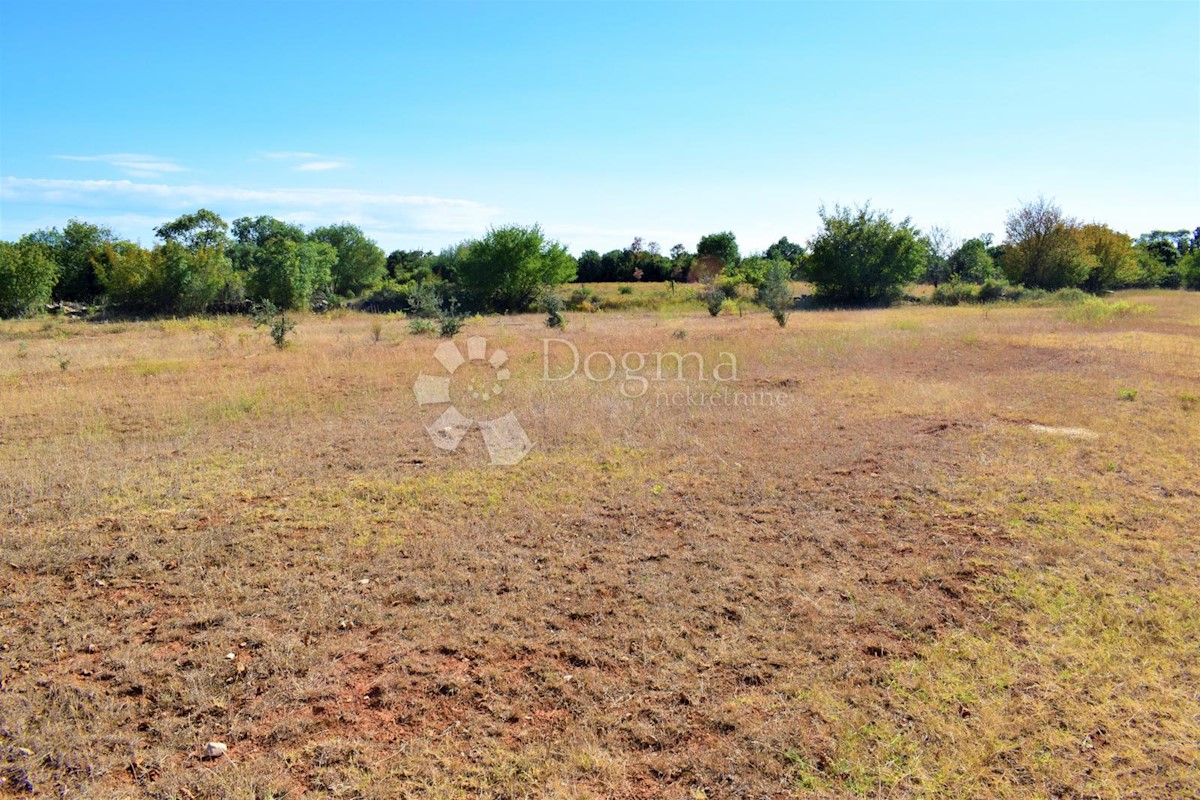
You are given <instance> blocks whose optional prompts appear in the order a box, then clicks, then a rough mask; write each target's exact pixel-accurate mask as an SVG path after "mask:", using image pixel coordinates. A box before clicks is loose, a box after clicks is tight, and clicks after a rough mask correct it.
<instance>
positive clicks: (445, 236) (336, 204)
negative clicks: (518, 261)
mask: <svg viewBox="0 0 1200 800" xmlns="http://www.w3.org/2000/svg"><path fill="white" fill-rule="evenodd" d="M0 200H3V201H4V202H5V203H22V204H29V205H33V206H39V205H40V206H60V207H61V206H65V207H67V208H68V215H69V216H76V215H77V216H81V217H83V216H86V210H87V209H93V210H94V213H93V215H92V216H93V217H100V216H103V217H105V218H115V217H118V216H121V215H127V216H128V218H129V220H130V222H131V223H133V221H134V220H135V219H136V220H144V219H154V220H158V221H159V222H161V221H163V220H166V219H169V218H171V217H173V216H176V215H178V214H179V213H182V212H184V211H191V210H194V209H196V208H211V209H213V210H214V211H217V212H218V213H219V214H221V215H222V216H224V217H225V218H226V219H234V218H236V217H240V216H243V215H253V216H257V215H259V214H270V215H272V216H277V217H279V218H281V219H284V220H287V221H290V222H297V223H301V224H304V225H308V226H312V225H323V224H329V223H334V222H352V223H354V224H356V225H359V226H361V227H362V228H363V229H364V230H366V231H367V232H368V233H369V234H371V235H372V236H374V237H376V238H377V239H379V241H380V243H381V244H384V245H385V246H387V245H388V244H390V243H395V244H396V246H401V245H408V243H410V242H419V243H423V244H424V243H428V244H430V245H431V246H432V245H437V244H438V243H440V244H446V243H449V242H451V241H458V240H459V239H462V238H464V237H468V236H471V237H473V236H478V235H480V234H481V233H483V231H484V230H486V228H487V226H488V225H489V224H490V223H491V222H492V221H493V220H494V218H495V216H496V213H497V212H496V209H494V208H491V207H489V206H487V205H485V204H483V203H478V202H475V201H473V200H461V199H455V198H445V197H432V196H428V195H404V194H391V193H383V192H364V191H360V190H357V189H247V188H243V187H239V186H218V185H203V184H185V185H169V184H163V183H149V182H140V181H132V180H67V179H55V178H19V177H12V176H7V177H4V178H0ZM156 224H157V223H156ZM6 227H7V226H6ZM114 227H117V226H115V225H114ZM150 227H151V226H146V227H144V228H143V227H142V226H140V225H136V224H131V226H130V227H122V228H121V229H120V230H119V231H118V232H119V233H121V234H123V235H127V236H142V235H147V238H148V231H149V229H150Z"/></svg>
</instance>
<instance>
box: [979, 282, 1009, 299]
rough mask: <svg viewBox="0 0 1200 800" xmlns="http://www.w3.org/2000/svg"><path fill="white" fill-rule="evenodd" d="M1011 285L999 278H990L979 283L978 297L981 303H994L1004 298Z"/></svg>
mask: <svg viewBox="0 0 1200 800" xmlns="http://www.w3.org/2000/svg"><path fill="white" fill-rule="evenodd" d="M1008 289H1009V286H1008V284H1007V283H1005V282H1004V281H1002V280H999V279H998V278H988V279H986V280H985V281H984V282H983V283H981V284H980V285H979V290H978V292H977V293H976V299H977V300H978V301H979V302H980V303H994V302H996V301H997V300H1003V299H1004V296H1005V293H1006V292H1007V291H1008Z"/></svg>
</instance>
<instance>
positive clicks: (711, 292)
mask: <svg viewBox="0 0 1200 800" xmlns="http://www.w3.org/2000/svg"><path fill="white" fill-rule="evenodd" d="M700 299H701V300H702V301H703V302H704V305H705V307H706V308H707V309H708V313H709V314H711V315H713V316H714V317H715V316H717V315H718V314H720V313H721V307H722V306H723V305H724V304H725V301H726V300H728V299H729V297H728V295H726V294H725V289H724V288H723V287H722V286H720V285H719V284H717V283H716V282H715V281H708V282H706V283H704V284H703V288H701V289H700Z"/></svg>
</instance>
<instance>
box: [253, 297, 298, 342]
mask: <svg viewBox="0 0 1200 800" xmlns="http://www.w3.org/2000/svg"><path fill="white" fill-rule="evenodd" d="M253 319H254V327H256V328H266V329H267V333H269V334H271V341H272V342H274V343H275V349H276V350H282V349H283V348H285V347H287V346H288V341H287V337H288V334H290V333H291V332H292V331H294V330H295V329H296V323H295V321H294V320H292V319H290V318H289V317H288V315H287V310H286V309H282V308H279V307H278V306H276V305H275V304H274V303H272V302H271V301H270V300H264V301H262V303H261V304H259V305H258V306H255V308H254V314H253Z"/></svg>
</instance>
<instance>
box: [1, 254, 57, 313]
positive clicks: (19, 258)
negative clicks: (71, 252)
mask: <svg viewBox="0 0 1200 800" xmlns="http://www.w3.org/2000/svg"><path fill="white" fill-rule="evenodd" d="M57 279H58V265H57V264H55V263H54V261H53V260H52V259H51V258H50V253H49V251H48V250H47V248H46V247H44V246H43V245H40V244H36V243H33V242H30V241H27V240H22V241H20V242H17V243H15V244H14V243H12V242H0V317H23V316H25V315H27V314H31V313H34V312H35V311H37V310H38V309H39V308H40V307H41V306H43V305H45V304H46V303H47V302H49V300H50V293H51V292H52V291H53V289H54V282H55V280H57Z"/></svg>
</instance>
